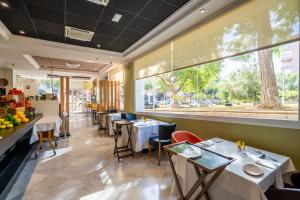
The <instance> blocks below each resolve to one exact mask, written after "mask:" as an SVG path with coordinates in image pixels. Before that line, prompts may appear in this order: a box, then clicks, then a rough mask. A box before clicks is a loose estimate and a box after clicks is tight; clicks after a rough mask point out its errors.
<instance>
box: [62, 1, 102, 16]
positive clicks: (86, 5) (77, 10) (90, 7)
mask: <svg viewBox="0 0 300 200" xmlns="http://www.w3.org/2000/svg"><path fill="white" fill-rule="evenodd" d="M66 2H67V12H68V13H72V14H74V15H78V16H82V17H86V18H90V19H93V20H98V19H99V17H100V16H101V12H102V10H103V8H104V6H98V5H96V4H94V3H92V2H88V1H86V0H67V1H66Z"/></svg>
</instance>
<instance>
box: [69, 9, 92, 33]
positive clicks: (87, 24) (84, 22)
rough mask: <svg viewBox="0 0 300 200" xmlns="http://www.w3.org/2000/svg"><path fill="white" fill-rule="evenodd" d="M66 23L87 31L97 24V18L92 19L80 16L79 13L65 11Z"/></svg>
mask: <svg viewBox="0 0 300 200" xmlns="http://www.w3.org/2000/svg"><path fill="white" fill-rule="evenodd" d="M66 25H67V26H71V27H75V28H80V29H84V30H88V31H94V29H95V27H96V25H97V20H92V19H88V18H85V17H81V16H79V15H73V14H70V13H67V16H66Z"/></svg>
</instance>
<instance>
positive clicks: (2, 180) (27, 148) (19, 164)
mask: <svg viewBox="0 0 300 200" xmlns="http://www.w3.org/2000/svg"><path fill="white" fill-rule="evenodd" d="M40 118H42V114H36V115H35V117H34V118H33V119H31V121H30V122H28V123H22V124H20V125H19V126H15V127H13V128H9V129H2V130H0V199H5V197H6V196H7V194H8V193H9V191H10V189H11V187H12V186H13V184H14V183H15V181H16V179H17V178H18V176H19V174H20V173H21V171H22V169H23V168H24V166H25V164H26V162H27V160H28V159H29V157H30V155H31V153H32V152H33V151H34V147H35V145H36V144H30V137H31V135H32V129H33V126H34V123H35V122H37V121H38V120H39V119H40Z"/></svg>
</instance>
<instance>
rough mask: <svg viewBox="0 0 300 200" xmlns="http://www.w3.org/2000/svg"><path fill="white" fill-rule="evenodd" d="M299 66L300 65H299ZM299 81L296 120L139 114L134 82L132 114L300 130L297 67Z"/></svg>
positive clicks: (299, 97)
mask: <svg viewBox="0 0 300 200" xmlns="http://www.w3.org/2000/svg"><path fill="white" fill-rule="evenodd" d="M299 48H300V47H299ZM299 65H300V64H299ZM298 75H299V80H298V120H297V121H288V120H280V119H260V118H247V117H231V116H227V117H223V116H208V115H205V114H203V115H191V114H185V113H183V114H179V113H167V112H157V111H156V112H147V111H146V112H145V111H143V112H141V111H137V110H136V81H137V80H134V84H133V85H134V90H133V92H134V95H133V103H134V104H133V105H134V112H135V113H137V114H138V115H147V116H153V117H166V118H177V119H192V120H201V121H212V122H222V123H232V124H244V125H254V126H266V127H276V128H290V129H300V66H299V71H298Z"/></svg>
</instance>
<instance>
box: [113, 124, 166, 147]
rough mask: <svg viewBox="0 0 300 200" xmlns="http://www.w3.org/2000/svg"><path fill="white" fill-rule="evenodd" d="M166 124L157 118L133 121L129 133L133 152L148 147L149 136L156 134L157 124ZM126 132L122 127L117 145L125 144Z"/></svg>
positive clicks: (126, 139)
mask: <svg viewBox="0 0 300 200" xmlns="http://www.w3.org/2000/svg"><path fill="white" fill-rule="evenodd" d="M160 124H167V123H166V122H162V121H157V120H147V121H146V122H145V121H144V120H138V121H136V122H134V124H133V127H132V133H131V142H132V149H133V150H134V151H135V152H140V151H142V150H143V149H148V148H149V138H150V137H155V136H158V126H159V125H160ZM127 141H128V133H127V128H126V126H123V127H122V135H121V137H120V138H119V143H118V144H119V145H121V146H123V145H125V144H127Z"/></svg>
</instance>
